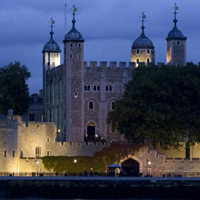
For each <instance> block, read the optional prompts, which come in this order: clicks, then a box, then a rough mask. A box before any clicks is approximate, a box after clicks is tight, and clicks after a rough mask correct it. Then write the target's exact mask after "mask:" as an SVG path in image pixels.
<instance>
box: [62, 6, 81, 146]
mask: <svg viewBox="0 0 200 200" xmlns="http://www.w3.org/2000/svg"><path fill="white" fill-rule="evenodd" d="M75 11H76V8H75V7H74V12H73V20H72V29H71V30H70V31H69V32H68V33H67V34H66V35H65V39H64V41H63V42H64V68H65V69H66V72H65V73H66V89H65V90H66V110H65V115H66V123H65V125H66V127H65V129H66V130H65V132H66V140H67V141H73V142H79V141H83V139H84V133H83V130H84V127H83V122H84V90H83V89H84V82H83V81H84V39H83V37H82V35H81V34H80V33H79V32H78V31H77V30H76V28H75V23H76V20H75Z"/></svg>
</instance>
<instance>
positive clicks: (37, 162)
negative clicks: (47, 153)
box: [36, 160, 39, 176]
mask: <svg viewBox="0 0 200 200" xmlns="http://www.w3.org/2000/svg"><path fill="white" fill-rule="evenodd" d="M36 164H37V176H38V164H39V161H38V160H37V161H36Z"/></svg>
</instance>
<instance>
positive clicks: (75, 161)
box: [74, 159, 77, 176]
mask: <svg viewBox="0 0 200 200" xmlns="http://www.w3.org/2000/svg"><path fill="white" fill-rule="evenodd" d="M76 163H77V160H76V159H74V176H76Z"/></svg>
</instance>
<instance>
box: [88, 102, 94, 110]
mask: <svg viewBox="0 0 200 200" xmlns="http://www.w3.org/2000/svg"><path fill="white" fill-rule="evenodd" d="M93 108H94V103H93V102H92V101H90V102H89V110H93Z"/></svg>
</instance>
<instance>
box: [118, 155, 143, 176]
mask: <svg viewBox="0 0 200 200" xmlns="http://www.w3.org/2000/svg"><path fill="white" fill-rule="evenodd" d="M121 166H122V173H123V175H126V176H139V174H140V171H139V163H138V162H137V161H136V160H134V159H132V158H128V159H127V160H125V161H123V162H122V163H121Z"/></svg>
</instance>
